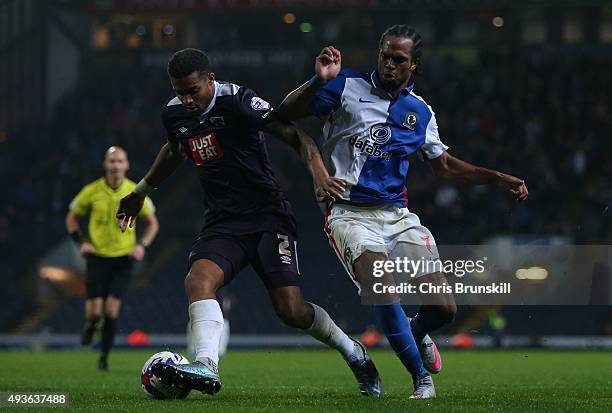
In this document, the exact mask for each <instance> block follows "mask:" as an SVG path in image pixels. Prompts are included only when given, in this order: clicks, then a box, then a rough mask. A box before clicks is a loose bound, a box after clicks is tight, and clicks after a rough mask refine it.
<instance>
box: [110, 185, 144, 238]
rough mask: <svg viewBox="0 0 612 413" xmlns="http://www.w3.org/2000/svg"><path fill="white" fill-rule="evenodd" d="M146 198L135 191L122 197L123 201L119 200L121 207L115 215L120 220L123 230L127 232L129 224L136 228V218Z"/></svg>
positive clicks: (120, 226)
mask: <svg viewBox="0 0 612 413" xmlns="http://www.w3.org/2000/svg"><path fill="white" fill-rule="evenodd" d="M144 200H145V199H144V198H143V197H141V196H139V195H136V194H135V193H133V192H132V193H130V194H128V195H126V196H124V197H123V198H121V201H119V209H118V210H117V214H116V215H115V217H116V218H117V220H118V221H119V228H120V229H121V231H122V232H125V230H126V229H127V228H128V226H129V227H130V228H134V225H135V224H136V218H137V217H138V213H139V212H140V210H141V209H142V205H143V204H144Z"/></svg>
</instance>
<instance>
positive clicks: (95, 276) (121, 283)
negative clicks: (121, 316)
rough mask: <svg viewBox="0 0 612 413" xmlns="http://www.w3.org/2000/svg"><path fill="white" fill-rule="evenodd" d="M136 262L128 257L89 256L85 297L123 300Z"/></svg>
mask: <svg viewBox="0 0 612 413" xmlns="http://www.w3.org/2000/svg"><path fill="white" fill-rule="evenodd" d="M133 266H134V261H133V260H132V259H131V258H130V257H128V256H127V255H125V256H122V257H98V256H96V255H92V254H90V255H88V256H87V273H86V275H85V296H86V298H87V299H90V298H98V297H102V298H106V297H107V296H109V295H112V296H113V297H116V298H121V297H123V295H124V294H125V292H126V291H127V288H128V286H129V285H130V279H131V278H132V268H133Z"/></svg>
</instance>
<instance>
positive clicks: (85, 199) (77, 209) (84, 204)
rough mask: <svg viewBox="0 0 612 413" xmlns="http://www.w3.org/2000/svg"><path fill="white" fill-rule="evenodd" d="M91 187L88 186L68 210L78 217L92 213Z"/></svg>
mask: <svg viewBox="0 0 612 413" xmlns="http://www.w3.org/2000/svg"><path fill="white" fill-rule="evenodd" d="M91 192H92V191H91V187H90V186H89V185H88V186H86V187H84V188H83V189H81V191H80V192H79V193H78V194H77V195H76V196H75V197H74V199H73V200H72V201H71V202H70V206H69V207H68V209H69V210H70V211H72V212H74V213H75V214H77V215H87V214H88V213H89V212H90V211H91Z"/></svg>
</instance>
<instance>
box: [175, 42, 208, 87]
mask: <svg viewBox="0 0 612 413" xmlns="http://www.w3.org/2000/svg"><path fill="white" fill-rule="evenodd" d="M209 71H210V60H209V59H208V56H206V53H204V52H203V51H201V50H199V49H192V48H189V49H183V50H179V51H178V52H176V53H174V54H173V55H172V57H171V58H170V60H169V61H168V75H170V77H172V78H174V79H180V78H182V77H185V76H189V75H190V74H192V73H193V72H199V73H200V74H203V75H205V74H207V73H208V72H209Z"/></svg>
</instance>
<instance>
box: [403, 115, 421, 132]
mask: <svg viewBox="0 0 612 413" xmlns="http://www.w3.org/2000/svg"><path fill="white" fill-rule="evenodd" d="M418 122H419V117H418V116H417V114H416V113H414V112H408V113H407V114H406V119H405V120H404V123H403V124H402V125H404V126H405V127H407V128H408V129H410V130H415V129H416V125H417V123H418Z"/></svg>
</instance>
